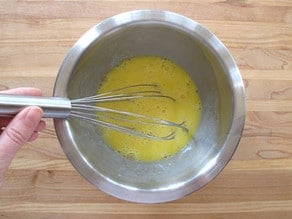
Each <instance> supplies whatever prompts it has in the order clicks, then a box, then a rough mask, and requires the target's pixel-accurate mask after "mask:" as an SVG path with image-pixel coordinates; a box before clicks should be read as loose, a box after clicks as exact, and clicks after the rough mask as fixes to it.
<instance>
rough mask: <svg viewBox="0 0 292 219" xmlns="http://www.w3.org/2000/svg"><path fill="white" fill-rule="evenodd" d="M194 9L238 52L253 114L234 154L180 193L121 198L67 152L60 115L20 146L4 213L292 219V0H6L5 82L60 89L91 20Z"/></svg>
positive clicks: (2, 31) (2, 30)
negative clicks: (152, 200) (163, 199)
mask: <svg viewBox="0 0 292 219" xmlns="http://www.w3.org/2000/svg"><path fill="white" fill-rule="evenodd" d="M146 8H147V9H163V10H170V11H174V12H177V13H180V14H183V15H185V16H188V17H190V18H192V19H194V20H196V21H198V22H200V23H201V24H203V25H204V26H206V27H207V28H208V29H210V30H211V31H212V32H214V33H215V34H216V35H217V36H218V37H219V38H220V39H221V40H222V41H223V43H224V44H225V45H226V46H227V47H228V49H229V50H230V52H231V53H232V55H233V56H234V58H235V60H236V62H237V64H238V66H239V68H240V71H241V74H242V77H243V79H244V83H245V88H246V107H247V117H246V124H245V128H244V132H243V136H242V139H241V141H240V143H239V145H238V149H237V151H236V153H235V154H234V156H233V158H232V160H231V161H230V162H229V164H228V165H227V166H226V168H225V169H224V170H223V171H222V172H221V173H220V174H219V176H218V177H216V178H215V179H214V180H213V181H212V182H210V183H209V184H208V185H207V186H205V187H204V188H202V189H201V190H199V191H197V192H195V193H193V194H191V195H189V196H187V197H185V198H182V199H180V200H177V201H175V202H171V203H165V204H155V205H144V204H135V203H129V202H125V201H122V200H118V199H116V198H113V197H111V196H108V195H107V194H104V193H103V192H101V191H99V190H98V189H96V188H95V187H94V186H92V185H91V184H89V183H88V182H87V181H85V180H84V179H83V178H82V177H81V176H80V175H79V174H78V173H77V172H76V170H75V169H74V168H73V167H72V165H71V164H70V162H69V161H68V160H67V158H66V157H65V155H64V153H63V151H62V149H61V147H60V145H59V143H58V140H57V138H56V134H55V132H54V127H53V123H52V121H51V120H47V125H48V128H47V130H46V131H44V132H43V133H41V134H40V138H39V139H38V140H37V141H35V142H32V143H28V144H26V145H25V146H24V147H23V148H22V149H21V150H20V151H19V152H18V154H17V156H16V157H15V159H14V160H13V162H12V164H11V165H10V168H9V171H8V172H7V174H6V178H5V182H4V185H3V187H2V189H1V190H0V218H13V219H14V218H70V219H71V218H73V219H74V218H108V219H113V218H127V219H131V218H140V219H143V218H160V219H164V218H178V219H180V218H239V219H240V218H292V2H291V1H290V0H282V1H274V0H260V1H257V0H249V1H245V0H238V1H237V0H227V1H220V0H219V1H218V0H207V1H200V0H162V1H154V0H128V1H123V2H122V1H118V0H104V1H94V0H85V1H79V0H76V1H69V0H60V1H48V0H22V1H13V0H11V1H6V0H0V90H4V89H9V88H14V87H22V86H33V87H40V88H42V90H43V93H44V95H47V96H50V95H52V90H53V86H54V81H55V78H56V75H57V72H58V69H59V66H60V64H61V62H62V60H63V59H64V57H65V55H66V53H67V52H68V50H69V49H70V47H71V46H72V45H73V44H74V43H75V42H76V40H77V39H78V38H79V37H80V36H81V35H82V34H83V33H84V32H85V31H87V30H88V29H89V28H91V27H92V26H93V25H95V24H96V23H98V22H100V21H101V20H103V19H105V18H107V17H110V16H112V15H115V14H118V13H121V12H125V11H129V10H134V9H146Z"/></svg>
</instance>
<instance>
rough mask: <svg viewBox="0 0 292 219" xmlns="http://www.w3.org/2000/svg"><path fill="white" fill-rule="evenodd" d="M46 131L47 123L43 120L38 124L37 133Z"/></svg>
mask: <svg viewBox="0 0 292 219" xmlns="http://www.w3.org/2000/svg"><path fill="white" fill-rule="evenodd" d="M44 129H46V122H45V121H43V120H41V121H40V122H39V124H38V126H37V127H36V128H35V130H34V131H35V132H41V131H43V130H44Z"/></svg>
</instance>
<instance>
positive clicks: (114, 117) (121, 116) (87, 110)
mask: <svg viewBox="0 0 292 219" xmlns="http://www.w3.org/2000/svg"><path fill="white" fill-rule="evenodd" d="M133 88H134V90H133ZM137 88H138V90H137ZM121 92H123V93H121ZM152 97H154V98H156V97H159V98H167V99H170V100H171V101H175V99H174V98H172V97H170V96H166V95H163V94H162V93H161V91H160V90H159V87H158V85H156V84H135V85H130V86H127V87H122V88H118V89H115V90H112V91H109V92H106V93H102V94H98V95H94V96H90V97H86V98H81V99H75V100H71V106H72V109H71V113H70V116H71V117H75V118H79V119H83V120H86V121H89V122H91V123H94V124H97V125H100V126H102V127H105V128H109V129H113V130H116V131H120V132H124V133H126V134H130V135H135V136H139V137H144V138H150V139H155V140H171V139H173V138H174V137H175V131H172V132H170V133H169V134H168V135H166V136H157V135H153V134H151V133H144V132H142V131H139V130H136V129H134V128H132V127H130V126H129V125H130V124H146V125H155V126H161V128H162V126H168V127H173V128H179V129H182V130H184V131H186V132H187V131H188V129H187V128H186V127H184V126H183V125H184V122H182V123H180V124H178V123H174V122H171V121H167V120H163V119H159V118H155V117H150V116H145V115H141V114H136V113H131V112H125V111H119V110H115V109H109V108H105V107H100V106H95V105H90V103H101V102H111V101H127V100H133V99H140V98H152ZM109 120H111V121H115V122H114V123H112V122H109ZM118 121H121V122H126V123H127V124H128V125H120V124H117V122H118Z"/></svg>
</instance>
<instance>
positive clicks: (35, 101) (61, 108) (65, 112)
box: [0, 94, 71, 119]
mask: <svg viewBox="0 0 292 219" xmlns="http://www.w3.org/2000/svg"><path fill="white" fill-rule="evenodd" d="M27 106H39V107H41V108H42V110H43V112H44V115H43V117H44V118H59V119H65V118H67V117H69V115H70V111H71V101H70V100H69V99H68V98H60V97H38V96H21V95H12V94H0V115H1V116H7V117H10V116H14V115H15V114H17V113H18V112H19V111H21V110H22V109H23V108H24V107H27Z"/></svg>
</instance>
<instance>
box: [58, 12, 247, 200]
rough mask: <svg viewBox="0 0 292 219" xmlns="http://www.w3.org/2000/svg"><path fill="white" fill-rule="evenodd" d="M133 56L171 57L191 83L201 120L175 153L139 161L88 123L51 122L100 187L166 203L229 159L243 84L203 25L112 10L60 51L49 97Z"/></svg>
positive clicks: (80, 90) (241, 114)
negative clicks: (199, 103)
mask: <svg viewBox="0 0 292 219" xmlns="http://www.w3.org/2000/svg"><path fill="white" fill-rule="evenodd" d="M140 55H152V56H161V57H165V58H168V59H171V60H173V61H174V62H176V63H177V64H179V65H180V66H181V67H183V68H184V69H185V70H186V71H187V72H188V73H189V74H190V76H191V77H192V79H193V80H194V81H195V83H196V84H197V86H198V90H199V94H200V96H201V99H202V117H201V122H200V125H199V127H198V131H197V132H196V134H195V135H194V136H193V138H192V140H191V141H190V143H189V144H188V145H186V146H185V148H184V149H183V150H182V151H181V152H179V153H178V154H176V155H175V156H173V157H172V158H168V159H165V160H161V161H159V162H154V163H141V162H137V161H132V160H127V159H125V158H123V157H121V156H120V155H119V154H117V153H116V152H114V151H112V150H111V149H110V147H109V146H108V145H106V143H105V142H104V140H103V139H102V138H101V136H100V135H99V132H98V127H96V126H95V125H92V124H88V123H87V122H83V121H80V120H74V119H70V120H59V119H55V121H54V122H55V128H56V132H57V135H58V138H59V141H60V143H61V145H62V147H63V150H64V152H65V154H66V156H67V157H68V159H69V160H70V161H71V163H72V164H73V166H74V167H75V168H76V169H77V171H78V172H79V173H80V174H81V175H82V176H84V177H85V178H86V179H87V180H88V181H89V182H91V183H92V184H93V185H95V186H97V187H98V188H100V189H101V190H102V191H104V192H106V193H108V194H111V195H113V196H115V197H118V198H121V199H124V200H129V201H134V202H144V203H156V202H166V201H171V200H175V199H179V198H181V197H183V196H185V195H187V194H189V193H192V192H194V191H196V190H198V189H199V188H201V187H202V186H204V185H205V184H207V183H208V182H209V181H210V180H212V179H213V178H214V177H215V176H216V175H217V174H218V173H219V172H220V171H221V170H222V169H223V167H224V166H225V165H226V164H227V162H228V161H229V160H230V159H231V157H232V154H233V153H234V151H235V149H236V147H237V144H238V142H239V140H240V137H241V133H242V130H243V126H244V120H245V94H244V86H243V82H242V79H241V76H240V72H239V70H238V68H237V66H236V64H235V62H234V60H233V58H232V56H231V55H230V53H229V52H228V50H227V49H226V47H225V46H224V45H223V44H222V43H221V42H220V41H219V39H218V38H217V37H216V36H215V35H214V34H212V33H211V32H210V31H208V30H207V29H206V28H204V27H203V26H201V25H200V24H198V23H196V22H195V21H193V20H190V19H188V18H186V17H184V16H181V15H178V14H175V13H171V12H165V11H151V10H141V11H132V12H128V13H124V14H120V15H117V16H114V17H111V18H109V19H106V20H105V21H103V22H101V23H99V24H98V25H96V26H95V27H93V28H92V29H90V30H89V31H88V32H86V33H85V34H84V35H83V36H82V37H81V38H80V39H79V40H78V41H77V43H76V44H75V45H74V46H73V47H72V49H71V50H70V51H69V53H68V55H67V56H66V58H65V60H64V62H63V64H62V66H61V68H60V71H59V74H58V77H57V80H56V84H55V89H54V96H61V97H69V98H71V99H73V98H79V97H85V96H91V95H94V94H95V93H96V91H97V88H98V85H99V83H100V81H101V80H102V79H103V77H104V76H105V74H106V73H107V72H108V71H109V70H110V69H112V68H113V67H114V66H116V65H117V64H119V63H120V62H121V61H122V60H124V59H127V58H130V57H133V56H140Z"/></svg>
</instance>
